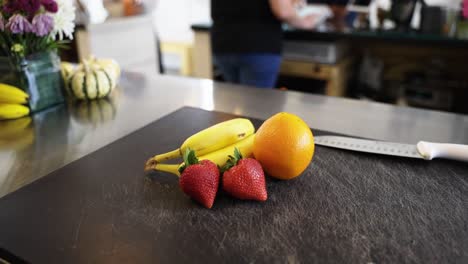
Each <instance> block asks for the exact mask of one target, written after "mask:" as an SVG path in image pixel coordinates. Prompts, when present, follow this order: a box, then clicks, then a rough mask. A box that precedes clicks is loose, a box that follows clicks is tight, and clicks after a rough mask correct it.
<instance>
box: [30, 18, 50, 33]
mask: <svg viewBox="0 0 468 264" xmlns="http://www.w3.org/2000/svg"><path fill="white" fill-rule="evenodd" d="M53 28H54V19H53V18H52V17H51V16H49V15H46V14H40V15H37V16H35V17H34V18H33V21H32V32H34V33H35V34H36V36H38V37H44V36H46V35H48V34H49V33H50V31H52V29H53Z"/></svg>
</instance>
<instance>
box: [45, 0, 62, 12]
mask: <svg viewBox="0 0 468 264" xmlns="http://www.w3.org/2000/svg"><path fill="white" fill-rule="evenodd" d="M41 4H42V5H43V6H44V8H45V10H47V11H48V12H51V13H57V11H58V5H57V2H55V0H41Z"/></svg>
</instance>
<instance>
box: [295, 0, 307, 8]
mask: <svg viewBox="0 0 468 264" xmlns="http://www.w3.org/2000/svg"><path fill="white" fill-rule="evenodd" d="M292 3H293V5H294V6H295V7H296V8H302V7H304V6H306V5H307V2H306V0H292Z"/></svg>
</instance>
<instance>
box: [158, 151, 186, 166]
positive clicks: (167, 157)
mask: <svg viewBox="0 0 468 264" xmlns="http://www.w3.org/2000/svg"><path fill="white" fill-rule="evenodd" d="M180 156H182V153H181V151H180V149H176V150H173V151H169V152H167V153H164V154H159V155H156V156H154V157H153V159H154V160H155V162H157V163H160V162H161V161H166V160H171V159H175V158H178V157H180Z"/></svg>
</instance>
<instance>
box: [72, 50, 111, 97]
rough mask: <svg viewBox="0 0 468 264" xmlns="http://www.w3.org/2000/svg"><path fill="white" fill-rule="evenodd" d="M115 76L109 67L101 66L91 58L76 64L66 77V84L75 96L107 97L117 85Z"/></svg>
mask: <svg viewBox="0 0 468 264" xmlns="http://www.w3.org/2000/svg"><path fill="white" fill-rule="evenodd" d="M117 67H118V65H117ZM117 78H118V76H116V71H115V70H113V69H112V68H111V67H103V66H101V65H100V64H98V63H95V61H94V59H91V60H88V61H84V62H83V63H82V64H81V65H80V66H78V68H77V69H76V70H75V71H74V72H73V74H72V75H71V76H70V77H69V78H68V80H67V82H68V85H67V86H68V90H69V93H70V94H71V95H73V96H74V97H75V98H77V99H80V100H94V99H99V98H104V97H107V96H108V95H109V94H110V93H111V92H112V91H113V90H114V88H115V86H116V85H117Z"/></svg>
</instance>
